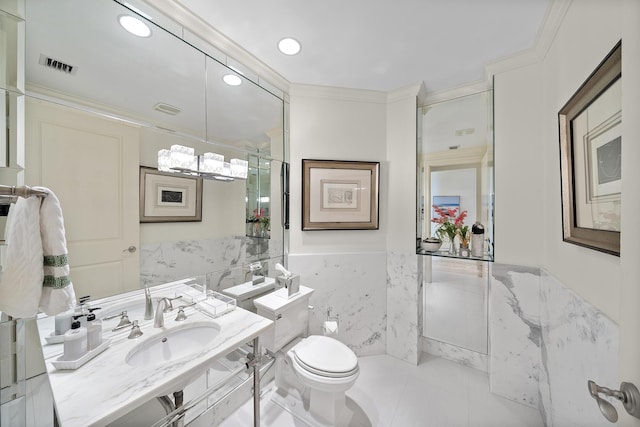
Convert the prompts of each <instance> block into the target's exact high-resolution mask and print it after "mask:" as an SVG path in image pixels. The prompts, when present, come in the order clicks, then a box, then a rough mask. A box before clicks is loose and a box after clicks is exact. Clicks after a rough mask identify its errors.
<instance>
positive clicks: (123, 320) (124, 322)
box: [104, 310, 131, 331]
mask: <svg viewBox="0 0 640 427" xmlns="http://www.w3.org/2000/svg"><path fill="white" fill-rule="evenodd" d="M118 316H120V322H118V326H116V327H115V328H114V329H113V330H114V331H117V330H118V329H122V328H124V327H125V326H129V325H130V324H131V320H129V316H128V315H127V311H126V310H125V311H123V312H122V313H119V314H114V315H113V316H107V317H105V318H104V320H111V319H115V318H116V317H118Z"/></svg>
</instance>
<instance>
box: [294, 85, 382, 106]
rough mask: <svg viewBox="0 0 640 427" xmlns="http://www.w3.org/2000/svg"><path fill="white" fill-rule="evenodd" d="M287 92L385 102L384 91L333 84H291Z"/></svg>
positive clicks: (296, 94)
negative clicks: (335, 85)
mask: <svg viewBox="0 0 640 427" xmlns="http://www.w3.org/2000/svg"><path fill="white" fill-rule="evenodd" d="M289 94H290V95H291V97H309V98H323V99H333V100H338V101H347V102H367V103H372V104H386V103H387V93H386V92H380V91H376V90H365V89H350V88H342V87H333V86H318V85H305V84H291V86H290V87H289Z"/></svg>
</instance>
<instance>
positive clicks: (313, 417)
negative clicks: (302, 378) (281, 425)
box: [271, 387, 353, 427]
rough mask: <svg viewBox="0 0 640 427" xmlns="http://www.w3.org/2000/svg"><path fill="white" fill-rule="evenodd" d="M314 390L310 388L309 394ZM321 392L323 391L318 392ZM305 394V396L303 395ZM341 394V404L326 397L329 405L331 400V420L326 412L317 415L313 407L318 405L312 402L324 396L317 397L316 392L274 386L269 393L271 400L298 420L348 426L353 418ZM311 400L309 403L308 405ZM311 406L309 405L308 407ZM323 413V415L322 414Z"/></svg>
mask: <svg viewBox="0 0 640 427" xmlns="http://www.w3.org/2000/svg"><path fill="white" fill-rule="evenodd" d="M313 392H314V390H311V394H313ZM320 393H323V392H320ZM305 394H306V396H305ZM324 394H335V393H324ZM338 394H342V399H341V404H340V402H339V403H338V404H337V405H335V399H334V398H330V397H326V396H325V397H326V398H327V399H328V401H329V405H330V406H331V401H332V400H333V403H334V405H333V414H332V415H333V417H334V419H333V420H328V419H327V418H326V417H325V416H326V415H327V414H326V412H323V413H322V414H320V415H318V414H316V413H315V412H317V411H316V410H315V409H317V408H318V406H319V405H317V404H316V405H313V402H314V401H316V399H318V398H319V399H320V400H319V401H317V402H320V401H321V400H323V399H324V398H325V397H323V396H320V397H318V395H317V394H315V395H313V396H311V395H310V393H309V390H305V393H304V394H303V393H300V391H299V390H298V389H296V388H293V387H291V388H286V389H285V388H276V389H275V390H274V392H273V394H272V395H271V401H272V402H273V403H275V404H276V405H278V406H279V407H281V408H282V409H284V410H285V411H287V412H289V413H290V414H291V415H293V416H294V417H296V418H298V419H299V420H301V421H303V422H305V423H307V424H309V425H310V426H313V427H348V426H350V425H351V420H352V419H353V411H352V410H351V409H349V408H348V407H347V406H346V405H345V396H344V393H338ZM310 402H311V405H310ZM310 406H311V407H310ZM323 415H325V416H323Z"/></svg>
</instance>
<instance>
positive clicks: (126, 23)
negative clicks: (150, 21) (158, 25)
mask: <svg viewBox="0 0 640 427" xmlns="http://www.w3.org/2000/svg"><path fill="white" fill-rule="evenodd" d="M118 22H119V23H120V25H122V28H124V29H125V30H127V31H129V32H130V33H131V34H133V35H134V36H138V37H149V36H150V35H151V28H149V26H148V25H147V24H145V23H144V22H142V21H141V20H140V19H138V18H136V17H134V16H130V15H120V16H118Z"/></svg>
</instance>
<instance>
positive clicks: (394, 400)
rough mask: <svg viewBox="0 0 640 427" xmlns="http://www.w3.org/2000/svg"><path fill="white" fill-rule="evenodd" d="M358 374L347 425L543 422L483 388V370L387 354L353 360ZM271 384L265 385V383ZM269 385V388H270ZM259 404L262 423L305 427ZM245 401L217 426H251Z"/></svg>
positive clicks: (516, 425) (461, 426) (265, 401)
mask: <svg viewBox="0 0 640 427" xmlns="http://www.w3.org/2000/svg"><path fill="white" fill-rule="evenodd" d="M359 363H360V369H361V371H360V377H359V378H358V381H357V382H356V385H355V386H354V387H353V388H352V389H351V390H349V391H348V392H347V403H348V405H354V406H352V407H354V408H356V411H357V412H359V413H360V415H359V417H354V418H359V419H358V420H357V421H355V420H354V422H352V424H351V425H352V426H357V427H360V426H371V427H413V426H416V427H431V426H433V427H466V426H469V427H480V426H486V427H534V426H542V425H543V422H542V419H541V417H540V414H539V413H538V411H537V410H535V409H533V408H530V407H527V406H524V405H521V404H519V403H515V402H512V401H510V400H506V399H503V398H500V397H498V396H495V395H493V394H491V393H490V392H489V380H488V377H487V374H486V373H485V372H482V371H478V370H475V369H472V368H469V367H466V366H463V365H460V364H457V363H454V362H450V361H448V360H445V359H441V358H437V357H434V356H431V355H427V354H423V357H422V360H421V362H420V364H419V365H418V366H412V365H410V364H408V363H406V362H403V361H400V360H398V359H395V358H393V357H391V356H386V355H382V356H367V357H361V358H360V359H359ZM270 386H271V385H270V384H269V385H267V387H270ZM271 389H272V387H271ZM270 397H271V393H267V394H265V395H264V396H263V398H262V402H261V414H262V416H261V426H262V427H305V426H306V424H305V423H303V422H301V421H300V420H298V419H295V418H294V417H293V416H292V415H291V414H289V413H288V412H287V411H285V410H283V409H281V408H280V407H279V406H278V405H276V404H274V403H273V402H271V400H270ZM252 417H253V404H252V402H251V401H250V402H247V404H245V405H244V406H242V407H241V408H240V409H238V410H237V411H236V412H235V413H234V414H233V415H232V416H231V417H229V418H228V419H227V420H225V421H224V422H223V423H222V424H221V427H246V426H251V425H253V418H252Z"/></svg>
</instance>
